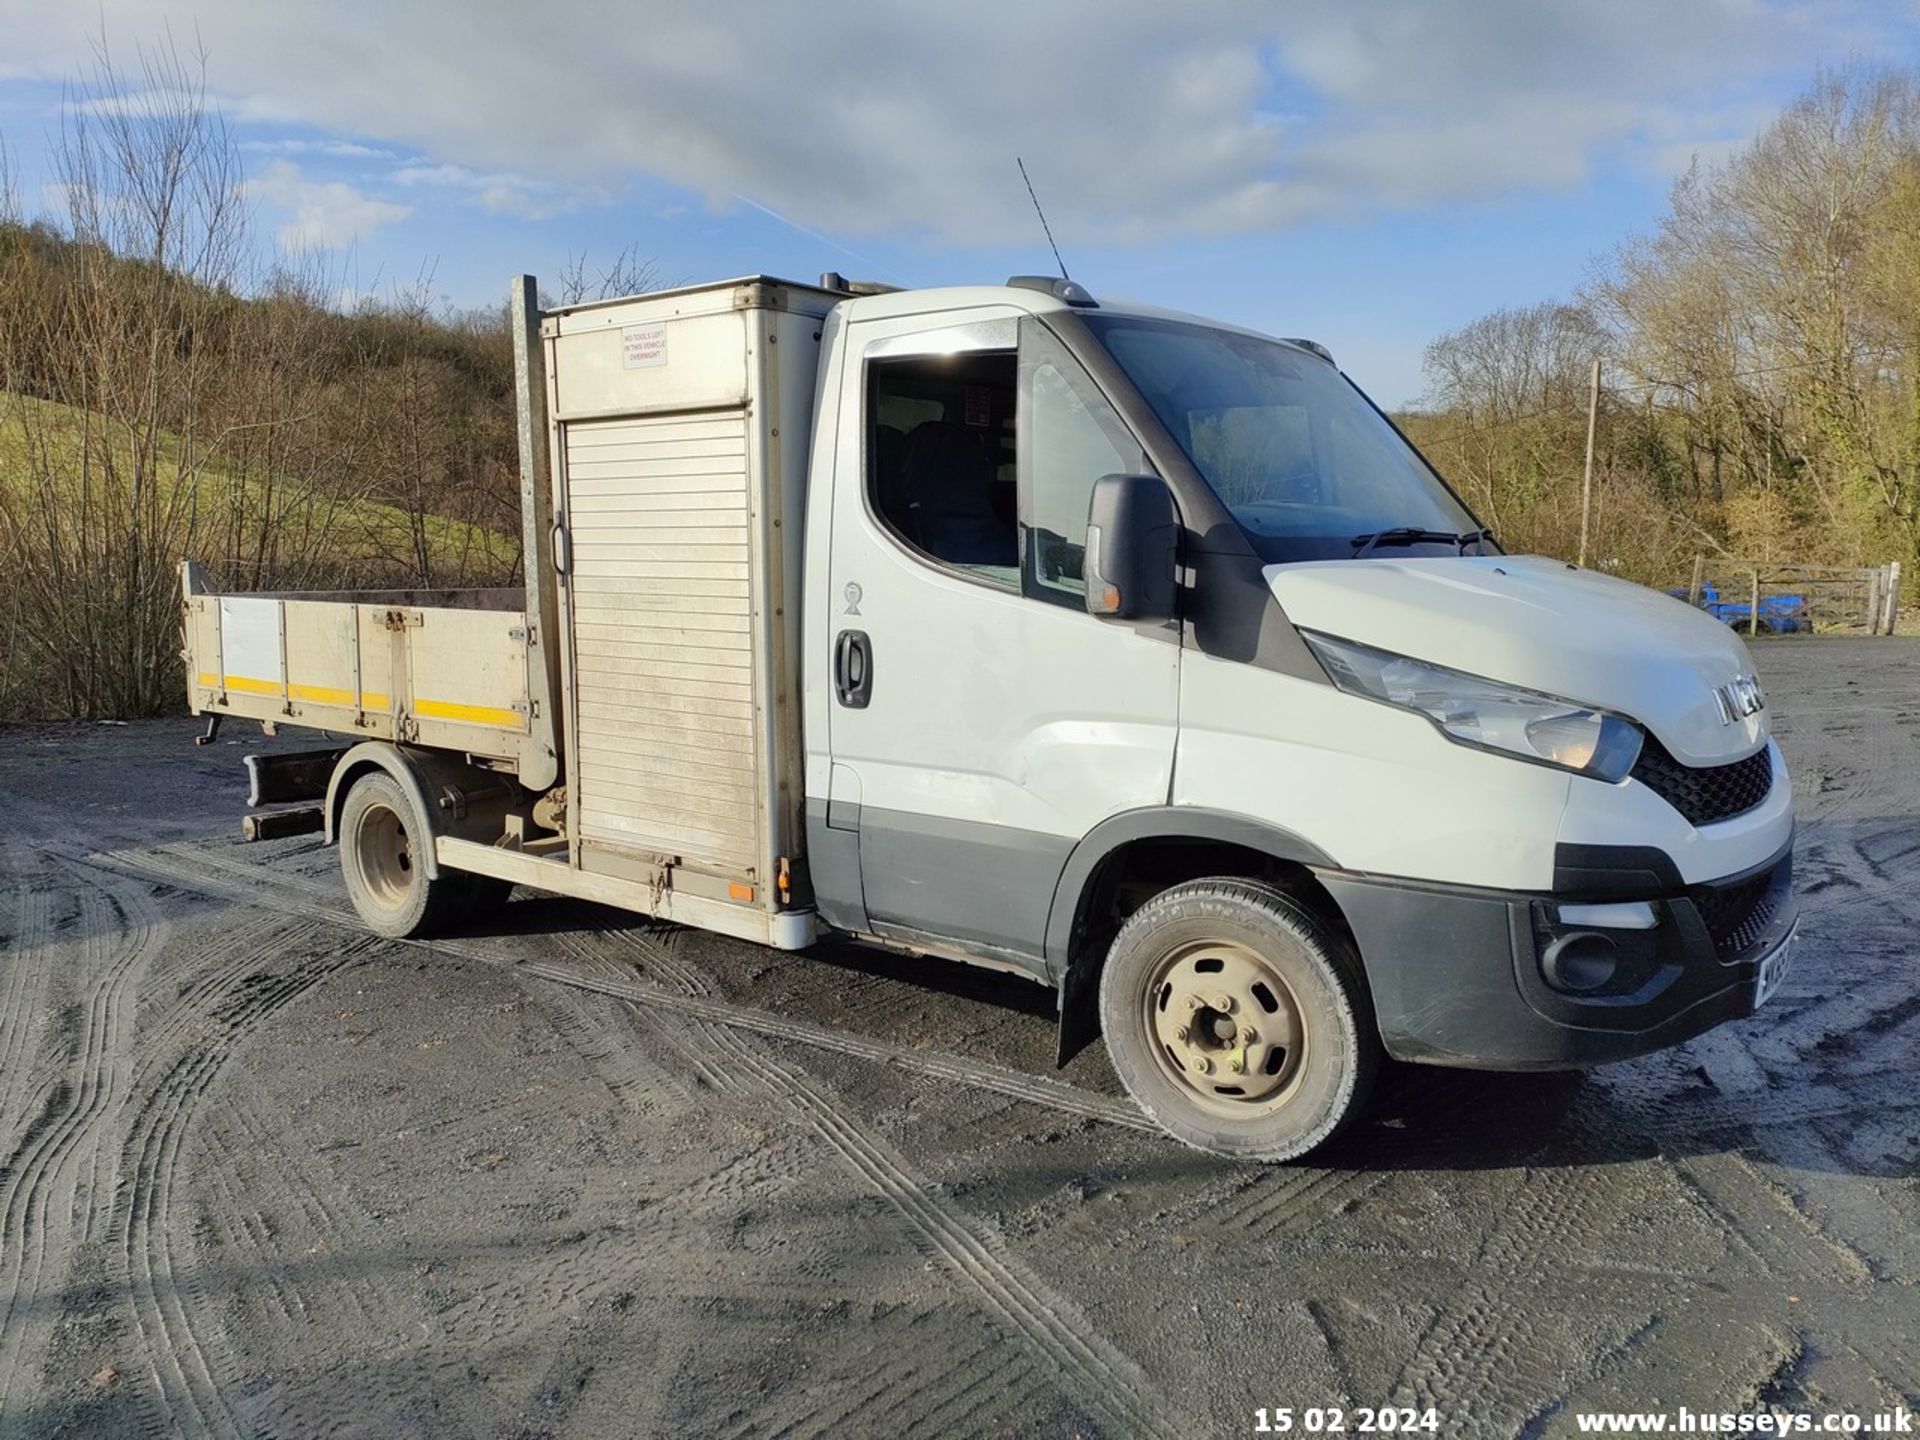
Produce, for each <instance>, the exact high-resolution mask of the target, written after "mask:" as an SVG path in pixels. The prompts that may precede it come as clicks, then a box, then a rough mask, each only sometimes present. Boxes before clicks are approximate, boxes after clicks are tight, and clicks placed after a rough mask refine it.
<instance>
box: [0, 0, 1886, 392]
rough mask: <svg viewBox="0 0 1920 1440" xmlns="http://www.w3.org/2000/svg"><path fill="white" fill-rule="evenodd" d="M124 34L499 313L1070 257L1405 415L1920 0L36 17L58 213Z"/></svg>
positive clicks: (268, 178)
mask: <svg viewBox="0 0 1920 1440" xmlns="http://www.w3.org/2000/svg"><path fill="white" fill-rule="evenodd" d="M103 33H104V35H105V36H106V38H107V41H108V42H109V44H110V45H111V47H112V50H113V53H114V56H115V59H116V61H117V62H118V64H119V67H120V69H121V73H122V76H123V84H124V88H125V89H127V90H130V91H134V92H138V90H139V89H140V86H141V85H142V83H143V80H142V77H141V75H140V70H139V63H138V53H137V52H138V50H139V48H140V47H142V46H152V45H154V44H155V43H157V42H160V41H162V40H163V39H165V38H166V37H169V36H170V37H171V40H172V43H173V44H174V45H175V46H176V48H178V49H179V50H181V51H183V52H187V53H200V54H204V57H205V75H206V86H207V90H208V92H209V94H210V95H211V96H212V97H214V99H215V100H216V101H217V103H218V104H219V105H220V107H221V109H222V112H223V114H224V115H225V117H226V119H227V121H228V123H229V125H230V126H231V130H232V134H233V137H234V139H235V140H236V141H237V143H238V145H239V146H240V153H241V156H242V159H243V160H244V162H245V167H246V173H247V177H248V178H247V182H246V184H247V198H248V200H249V202H250V203H251V205H252V207H253V210H254V214H255V219H256V243H257V245H258V246H259V247H260V249H261V251H262V252H263V253H268V252H272V251H274V250H276V249H279V248H290V249H299V250H312V249H315V248H320V249H324V250H325V251H326V253H327V256H328V260H329V263H330V264H331V266H332V267H333V269H334V273H335V274H336V276H337V277H338V281H339V286H340V288H341V289H342V290H343V292H347V293H349V294H350V293H351V292H353V291H355V290H358V291H380V290H384V289H386V288H388V287H390V286H393V285H408V284H411V283H413V282H415V281H416V279H417V278H418V277H420V276H421V275H423V274H428V275H430V276H431V279H432V285H433V289H434V290H435V291H436V292H437V293H438V294H440V295H442V296H444V297H445V298H446V300H447V301H448V302H449V303H453V304H458V305H462V306H466V305H478V304H488V303H492V302H494V301H495V300H496V299H497V298H498V297H500V296H502V295H503V294H504V293H505V281H506V279H507V277H508V276H510V275H512V274H514V273H517V272H519V271H522V270H532V271H533V272H535V273H536V274H539V275H541V276H542V277H543V279H548V280H551V279H553V278H554V277H557V275H558V273H559V271H560V269H561V266H562V265H563V264H564V263H565V261H566V260H567V258H568V257H569V256H570V255H579V254H581V253H583V252H584V253H585V254H586V255H587V256H588V261H589V266H590V267H591V265H592V264H593V263H594V262H596V261H597V262H600V263H603V264H604V263H606V262H609V261H611V260H612V259H613V257H614V256H615V255H616V254H618V253H619V252H620V251H622V250H623V249H625V248H626V247H628V246H632V247H635V249H636V250H637V252H638V254H640V255H641V256H643V257H646V258H649V259H651V260H652V261H653V262H654V264H655V265H656V267H657V269H658V272H659V274H660V275H661V276H662V278H663V279H665V280H669V281H672V280H695V279H710V278H716V277H719V276H722V275H726V274H735V273H743V272H751V271H769V272H772V273H775V274H783V275H789V276H793V277H795V278H802V279H808V278H812V277H813V276H815V275H817V274H818V272H820V271H821V270H825V269H837V270H841V271H843V272H844V273H847V274H849V275H857V276H870V277H873V278H880V279H886V280H891V281H894V282H896V283H906V284H913V285H935V284H943V283H954V282H972V281H979V280H998V279H1001V278H1003V277H1004V276H1006V275H1008V274H1010V273H1014V272H1021V271H1039V270H1048V269H1051V268H1052V261H1051V257H1050V255H1049V254H1048V252H1047V250H1046V248H1045V243H1044V240H1043V238H1042V236H1041V234H1040V230H1039V226H1038V223H1037V222H1036V221H1035V220H1034V218H1033V215H1032V211H1031V208H1030V206H1029V202H1028V200H1027V195H1026V191H1025V189H1024V187H1023V186H1022V185H1021V182H1020V177H1019V173H1018V171H1017V170H1016V168H1015V165H1014V156H1015V155H1016V154H1020V155H1024V157H1025V158H1026V162H1027V165H1028V168H1029V169H1030V171H1031V172H1032V175H1033V179H1034V183H1035V185H1036V187H1037V188H1038V190H1039V193H1040V197H1041V200H1042V201H1043V203H1045V205H1046V206H1047V210H1048V215H1049V218H1050V219H1051V220H1052V222H1053V228H1054V231H1055V234H1056V236H1057V237H1058V238H1059V240H1060V243H1061V248H1062V250H1063V252H1064V254H1065V258H1066V260H1067V263H1068V265H1069V267H1070V268H1071V269H1072V271H1073V274H1074V276H1075V278H1076V279H1080V280H1082V281H1084V282H1085V283H1086V284H1088V285H1089V286H1090V288H1092V289H1093V290H1094V291H1095V292H1096V293H1100V292H1105V293H1108V294H1112V295H1124V296H1129V297H1132V298H1137V299H1143V300H1149V301H1152V302H1154V303H1157V304H1162V305H1169V306H1174V307H1178V308H1182V309H1189V310H1194V311H1198V312H1201V313H1205V314H1213V315H1218V316H1221V317H1224V318H1230V319H1233V320H1235V321H1237V322H1239V323H1243V324H1249V325H1253V326H1255V327H1257V328H1261V329H1266V330H1270V331H1274V332H1277V333H1282V334H1289V335H1295V334H1300V335H1309V336H1312V337H1314V338H1317V339H1320V340H1322V341H1324V342H1325V343H1326V344H1328V345H1329V346H1330V347H1332V349H1333V350H1334V352H1335V354H1336V355H1337V356H1338V357H1339V359H1340V360H1341V362H1342V364H1343V365H1344V366H1345V367H1346V368H1347V369H1348V370H1349V371H1350V372H1351V373H1352V374H1353V375H1354V377H1355V378H1356V379H1357V380H1359V381H1360V383H1361V384H1363V385H1364V386H1366V387H1367V388H1369V389H1370V390H1372V391H1373V392H1374V393H1375V394H1376V396H1377V397H1378V398H1380V399H1381V400H1383V401H1384V402H1386V403H1389V404H1394V405H1398V404H1404V403H1408V402H1411V401H1414V400H1416V399H1417V398H1418V396H1419V394H1420V392H1421V389H1422V379H1421V374H1420V353H1421V350H1422V348H1423V346H1424V345H1425V344H1426V342H1427V341H1428V340H1430V339H1432V338H1433V337H1434V336H1435V335H1437V334H1439V333H1441V332H1443V331H1445V330H1447V329H1450V328H1452V327H1455V326H1458V325H1460V324H1463V323H1465V322H1466V321H1469V320H1471V319H1473V318H1474V317H1475V316H1477V315H1480V314H1482V313H1484V312H1486V311H1487V310H1490V309H1493V308H1496V307H1498V306H1502V305H1512V304H1525V303H1529V302H1531V301H1534V300H1538V299H1543V298H1547V297H1550V296H1556V295H1564V294H1566V293H1568V292H1569V291H1570V290H1571V289H1572V287H1573V286H1574V285H1575V284H1577V283H1578V282H1579V280H1580V279H1581V278H1582V277H1583V276H1584V275H1585V274H1586V273H1587V272H1588V270H1589V267H1590V266H1591V265H1592V264H1593V263H1594V261H1595V260H1596V259H1597V258H1599V257H1601V256H1604V254H1605V253H1606V252H1607V251H1609V250H1610V249H1611V248H1612V247H1613V246H1615V245H1616V244H1618V243H1619V242H1620V241H1621V240H1622V239H1624V238H1626V237H1627V236H1628V235H1629V234H1631V233H1633V232H1635V231H1638V230H1643V229H1645V228H1647V227H1648V226H1650V225H1651V224H1653V223H1654V222H1655V221H1656V219H1657V217H1658V216H1659V214H1660V212H1661V210H1662V208H1663V205H1664V200H1665V195H1666V191H1667V187H1668V185H1669V184H1670V183H1671V180H1672V178H1673V176H1674V175H1675V174H1676V173H1677V172H1678V171H1679V170H1680V169H1682V168H1684V166H1685V165H1686V164H1687V163H1688V161H1689V160H1690V159H1691V158H1692V157H1693V156H1695V155H1698V156H1700V157H1701V158H1702V159H1703V160H1705V161H1708V162H1711V161H1713V160H1715V159H1718V158H1720V157H1723V156H1724V155H1726V154H1728V153H1730V152H1731V151H1732V150H1733V149H1734V148H1736V147H1737V146H1738V145H1739V144H1740V143H1742V142H1743V141H1744V140H1746V139H1747V138H1749V137H1751V136H1752V135H1753V134H1754V133H1755V132H1756V131H1757V130H1758V129H1759V128H1760V127H1761V126H1763V125H1764V124H1765V123H1766V120H1767V118H1768V117H1769V116H1770V115H1771V114H1772V113H1774V112H1776V111H1777V110H1778V109H1779V108H1780V107H1781V106H1782V105H1783V104H1785V103H1787V102H1789V101H1790V100H1792V98H1793V97H1794V96H1795V95H1796V94H1797V93H1799V92H1800V91H1801V90H1803V89H1804V88H1805V87H1806V85H1807V84H1808V83H1809V82H1810V80H1811V79H1812V77H1813V73H1814V70H1815V68H1816V67H1817V66H1818V65H1821V64H1843V63H1847V62H1848V61H1850V60H1851V61H1869V62H1874V61H1884V62H1891V63H1897V64H1914V63H1916V62H1920V0H1880V3H1872V0H1554V3H1541V0H1475V3H1472V4H1456V5H1451V6H1447V5H1441V4H1438V3H1432V0H1425V3H1421V0H1290V3H1287V4H1284V5H1279V4H1272V3H1254V0H1220V3H1203V4H1191V5H1185V6H1169V5H1166V4H1165V3H1163V0H1153V3H1140V0H1104V3H1094V0H1056V3H1040V4H1034V3H1029V4H1026V5H1023V6H1014V5H1009V4H1005V3H1000V0H976V3H975V4H974V5H972V6H968V7H954V6H950V5H946V4H944V3H934V0H898V3H894V4H891V5H886V6H872V5H854V4H849V3H845V0H814V3H812V4H809V5H806V6H791V5H774V4H759V5H749V4H740V3H730V0H708V3H705V4H701V5H698V6H692V5H681V4H673V5H667V4H646V5H615V4H607V3H586V0H549V3H544V4H541V5H523V6H512V7H509V6H505V5H500V6H496V5H492V4H474V3H457V4H456V3H450V0H435V3H429V0H414V3H405V0H387V3H371V0H335V3H331V4H328V5H325V6H318V5H308V6H299V7H295V6H291V5H285V6H282V5H272V4H263V3H260V0H204V3H199V4H189V3H177V4H157V3H150V0H105V3H104V4H102V5H100V6H99V7H97V8H96V7H95V6H72V7H68V6H64V5H54V6H49V5H46V4H45V3H44V0H33V3H27V0H0V34H3V35H5V36H6V37H7V43H6V46H5V48H4V49H0V137H4V139H5V142H6V144H7V146H8V148H9V149H10V151H11V152H12V157H13V168H14V171H15V177H14V179H15V188H16V189H17V190H18V191H19V194H20V199H21V202H22V204H23V207H24V208H25V209H26V210H27V211H29V212H32V211H34V210H36V209H43V208H46V207H47V206H48V205H49V204H50V203H53V202H56V201H57V195H54V194H53V193H52V192H50V190H49V188H48V187H49V186H50V184H51V182H52V180H53V179H54V178H55V177H54V176H53V175H52V174H51V172H50V171H49V169H48V167H47V164H46V161H45V152H46V147H47V140H48V137H49V135H50V134H52V133H54V132H55V131H57V128H58V125H59V116H60V110H61V107H62V104H63V103H73V102H71V100H63V97H65V96H68V95H69V94H70V93H71V92H70V91H69V89H68V87H69V85H70V84H71V82H73V81H74V80H76V79H80V80H84V79H85V78H86V77H87V76H88V74H89V73H90V72H91V71H92V69H93V65H94V51H95V47H96V46H97V43H98V41H99V38H100V36H101V35H102V34H103Z"/></svg>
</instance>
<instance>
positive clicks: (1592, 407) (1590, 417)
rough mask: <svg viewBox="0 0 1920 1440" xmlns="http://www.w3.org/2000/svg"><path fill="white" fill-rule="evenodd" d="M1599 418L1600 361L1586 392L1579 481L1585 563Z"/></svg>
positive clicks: (1581, 535)
mask: <svg viewBox="0 0 1920 1440" xmlns="http://www.w3.org/2000/svg"><path fill="white" fill-rule="evenodd" d="M1599 418H1600V362H1599V361H1598V360H1595V361H1594V362H1593V386H1592V388H1591V389H1590V390H1589V391H1588V392H1587V471H1586V475H1585V477H1584V478H1582V480H1581V481H1580V559H1579V564H1580V565H1581V566H1582V567H1584V566H1585V565H1586V563H1587V522H1588V520H1589V519H1590V518H1591V517H1592V515H1593V429H1594V424H1595V422H1596V421H1597V420H1598V419H1599Z"/></svg>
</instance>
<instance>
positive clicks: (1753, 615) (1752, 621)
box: [1747, 569, 1760, 635]
mask: <svg viewBox="0 0 1920 1440" xmlns="http://www.w3.org/2000/svg"><path fill="white" fill-rule="evenodd" d="M1759 633H1760V571H1759V570H1758V569H1755V570H1754V572H1753V606H1752V608H1751V609H1749V610H1748V611H1747V634H1749V635H1758V634H1759Z"/></svg>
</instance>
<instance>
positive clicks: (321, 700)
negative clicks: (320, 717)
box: [287, 685, 353, 705]
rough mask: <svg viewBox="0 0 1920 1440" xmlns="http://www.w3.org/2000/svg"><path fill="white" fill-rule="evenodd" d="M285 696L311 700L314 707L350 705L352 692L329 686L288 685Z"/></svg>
mask: <svg viewBox="0 0 1920 1440" xmlns="http://www.w3.org/2000/svg"><path fill="white" fill-rule="evenodd" d="M287 694H288V696H289V697H291V698H292V699H295V700H311V701H312V702H313V703H314V704H316V705H351V704H353V692H352V691H351V690H337V689H335V688H334V687H333V686H331V685H289V686H287Z"/></svg>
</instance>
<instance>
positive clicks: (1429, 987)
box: [1320, 839, 1798, 1070]
mask: <svg viewBox="0 0 1920 1440" xmlns="http://www.w3.org/2000/svg"><path fill="white" fill-rule="evenodd" d="M1596 848H1600V847H1583V853H1582V854H1581V855H1580V856H1578V857H1576V858H1578V859H1579V860H1581V861H1583V862H1585V864H1586V866H1587V868H1588V869H1589V871H1590V870H1591V868H1592V865H1593V862H1594V861H1595V859H1596V857H1595V856H1594V854H1593V853H1592V852H1593V850H1594V849H1596ZM1650 858H1651V856H1650V854H1649V852H1640V854H1639V855H1637V856H1631V857H1629V859H1630V860H1631V861H1633V862H1635V863H1638V862H1639V861H1641V860H1645V859H1650ZM1660 858H1664V857H1660ZM1563 873H1564V872H1563ZM1613 873H1614V874H1615V876H1616V877H1618V878H1617V879H1616V882H1615V883H1613V884H1611V885H1609V886H1608V887H1606V889H1605V891H1604V892H1602V893H1604V898H1605V899H1607V900H1616V901H1617V900H1644V901H1647V902H1648V903H1650V904H1651V905H1652V908H1653V913H1654V916H1655V924H1654V927H1653V928H1652V929H1650V930H1619V929H1610V928H1609V929H1601V928H1599V927H1594V926H1570V925H1566V924H1563V923H1562V922H1561V921H1560V920H1559V919H1558V918H1557V917H1558V907H1559V906H1560V905H1561V904H1577V903H1585V902H1588V901H1589V900H1591V899H1593V898H1596V893H1597V892H1596V887H1595V886H1594V885H1593V884H1592V883H1591V875H1590V874H1589V876H1588V877H1587V883H1580V884H1577V885H1576V886H1574V887H1572V888H1571V889H1570V890H1568V889H1562V888H1561V887H1558V886H1557V887H1556V893H1554V894H1548V895H1530V894H1518V893H1514V892H1510V891H1498V890H1473V889H1465V888H1462V887H1457V886H1444V885H1426V884H1420V883H1417V882H1413V881H1404V880H1387V879H1380V878H1376V877H1371V876H1360V875H1350V874H1345V873H1341V872H1334V871H1322V872H1320V879H1321V881H1322V883H1324V884H1325V885H1326V887H1327V889H1328V891H1329V892H1330V893H1331V894H1332V896H1333V898H1334V901H1335V903H1337V904H1338V905H1339V906H1340V909H1341V911H1342V913H1343V914H1344V915H1345V916H1346V919H1347V923H1348V925H1349V927H1350V928H1351V929H1352V931H1353V934H1354V939H1355V941H1356V942H1357V943H1358V945H1359V948H1360V955H1361V959H1362V961H1363V963H1364V964H1365V967H1366V972H1367V979H1368V983H1369V985H1370V986H1371V989H1372V992H1373V1004H1374V1013H1375V1016H1376V1018H1377V1020H1378V1022H1379V1027H1380V1038H1381V1040H1382V1042H1383V1043H1384V1044H1385V1045H1386V1048H1387V1051H1388V1053H1389V1054H1391V1055H1393V1056H1394V1057H1395V1058H1396V1059H1400V1060H1412V1061H1419V1062H1422V1063H1426V1064H1434V1065H1459V1066H1468V1067H1471V1068H1474V1069H1483V1070H1561V1069H1578V1068H1581V1067H1584V1066H1588V1065H1598V1064H1603V1063H1605V1062H1607V1061H1609V1060H1624V1059H1628V1058H1630V1057H1632V1056H1635V1055H1644V1054H1646V1053H1647V1052H1649V1051H1652V1050H1659V1049H1664V1048H1665V1047H1667V1046H1669V1045H1676V1044H1678V1043H1679V1042H1680V1041H1682V1040H1685V1039H1688V1038H1689V1037H1691V1036H1694V1035H1698V1034H1699V1033H1700V1032H1702V1031H1703V1030H1708V1029H1711V1028H1712V1027H1713V1026H1715V1025H1718V1024H1720V1023H1722V1022H1723V1021H1727V1020H1736V1019H1739V1018H1740V1017H1742V1016H1745V1015H1751V1014H1752V1013H1753V1011H1754V1007H1755V995H1756V985H1757V981H1758V977H1759V972H1760V966H1761V962H1762V961H1764V960H1766V959H1767V958H1768V957H1769V956H1771V955H1773V954H1774V953H1775V952H1776V951H1777V950H1779V948H1780V946H1781V945H1783V944H1784V943H1786V941H1787V939H1788V937H1789V936H1790V935H1791V934H1792V932H1793V928H1794V925H1795V924H1796V922H1797V920H1798V902H1797V900H1796V899H1795V897H1794V894H1793V855H1792V841H1791V839H1789V841H1788V843H1787V845H1786V847H1784V848H1783V849H1782V850H1781V851H1780V852H1779V853H1778V854H1776V855H1775V856H1773V857H1772V858H1771V859H1769V860H1768V861H1766V862H1765V863H1764V864H1762V865H1759V866H1756V867H1755V868H1753V869H1752V870H1748V871H1745V872H1742V873H1740V874H1738V875H1732V876H1727V877H1724V878H1722V879H1719V880H1715V881H1712V882H1709V883H1705V884H1698V885H1682V884H1679V883H1678V878H1677V876H1675V875H1673V874H1672V873H1671V869H1670V866H1669V867H1663V866H1661V865H1659V864H1658V863H1653V864H1650V865H1647V866H1645V867H1644V868H1643V869H1642V870H1640V871H1636V870H1635V868H1634V865H1633V864H1629V865H1625V866H1622V867H1620V868H1619V869H1617V870H1615V871H1614V872H1613ZM1636 873H1638V874H1639V875H1640V877H1641V878H1639V879H1637V880H1636V879H1631V878H1629V877H1631V876H1633V875H1635V874H1636ZM1621 881H1624V882H1625V883H1624V886H1623V884H1622V883H1620V882H1621ZM1589 937H1592V938H1589ZM1569 942H1572V945H1571V947H1570V943H1569ZM1581 947H1584V948H1581ZM1575 953H1578V954H1579V955H1581V957H1582V963H1580V964H1577V965H1574V964H1567V963H1565V957H1567V956H1569V955H1572V954H1575ZM1550 977H1551V978H1550Z"/></svg>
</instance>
